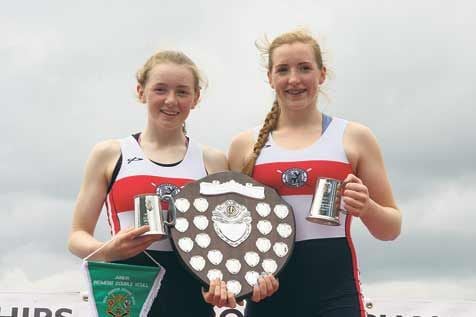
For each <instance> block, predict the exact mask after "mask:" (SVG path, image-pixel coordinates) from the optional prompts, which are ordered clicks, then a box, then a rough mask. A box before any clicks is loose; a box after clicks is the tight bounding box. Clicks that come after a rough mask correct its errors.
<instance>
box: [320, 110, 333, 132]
mask: <svg viewBox="0 0 476 317" xmlns="http://www.w3.org/2000/svg"><path fill="white" fill-rule="evenodd" d="M331 122H332V117H331V116H328V115H327V114H325V113H324V112H323V113H322V133H321V134H324V132H325V131H326V130H327V128H328V127H329V125H330V124H331Z"/></svg>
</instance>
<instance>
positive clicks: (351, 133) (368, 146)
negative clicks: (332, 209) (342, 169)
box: [343, 123, 402, 240]
mask: <svg viewBox="0 0 476 317" xmlns="http://www.w3.org/2000/svg"><path fill="white" fill-rule="evenodd" d="M344 147H345V150H346V153H347V155H348V157H349V159H350V161H351V163H352V166H353V168H354V174H355V175H349V176H348V177H347V178H346V180H345V182H346V183H347V184H346V187H345V191H344V196H343V197H344V198H343V199H344V203H345V205H346V208H347V210H348V211H349V212H350V213H351V214H352V215H354V216H357V217H360V219H361V220H362V222H363V223H364V224H365V226H366V227H367V228H368V230H369V231H370V233H371V234H372V235H373V236H374V237H375V238H377V239H379V240H394V239H396V238H397V237H398V235H399V234H400V229H401V222H402V219H401V212H400V210H399V209H398V207H397V205H396V202H395V199H394V197H393V193H392V188H391V186H390V183H389V181H388V176H387V172H386V170H385V166H384V162H383V157H382V154H381V151H380V147H379V146H378V143H377V140H376V138H375V136H374V135H373V134H372V132H371V131H370V130H369V129H368V128H367V127H364V126H362V125H360V124H357V123H349V126H348V127H347V129H346V132H345V135H344Z"/></svg>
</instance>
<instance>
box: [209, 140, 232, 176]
mask: <svg viewBox="0 0 476 317" xmlns="http://www.w3.org/2000/svg"><path fill="white" fill-rule="evenodd" d="M203 160H204V162H205V168H206V169H207V172H208V174H214V173H218V172H224V171H228V170H229V167H228V161H227V159H226V156H225V154H224V153H223V152H222V151H219V150H217V149H214V148H211V147H207V146H205V147H204V148H203Z"/></svg>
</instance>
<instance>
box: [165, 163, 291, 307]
mask: <svg viewBox="0 0 476 317" xmlns="http://www.w3.org/2000/svg"><path fill="white" fill-rule="evenodd" d="M175 207H176V212H177V218H176V222H175V226H173V227H171V228H170V236H171V239H172V243H173V244H174V246H175V248H176V250H177V253H178V254H179V256H180V258H181V259H182V261H183V263H184V265H185V266H186V267H187V268H188V269H189V270H190V271H191V272H192V273H193V274H194V275H195V276H196V277H197V278H198V279H200V281H201V282H202V283H203V284H205V285H209V284H210V281H211V280H213V279H216V278H220V279H221V280H223V281H225V282H226V285H227V288H228V290H229V291H231V292H232V293H234V294H235V296H236V298H237V299H238V300H241V299H243V298H245V297H247V296H249V295H250V294H251V293H252V291H253V286H254V285H255V284H256V283H257V280H258V278H259V277H260V275H261V274H263V273H268V274H273V275H277V274H278V273H279V272H280V271H281V270H282V269H283V267H284V266H285V264H286V263H287V261H288V259H289V257H290V255H291V253H292V250H293V246H294V237H295V222H294V215H293V211H292V208H291V206H290V205H289V204H288V203H286V202H285V201H284V200H283V199H282V198H281V197H280V196H279V195H278V194H277V192H276V191H275V190H274V189H272V188H271V187H268V186H265V185H262V184H260V183H258V182H257V181H255V180H254V179H252V178H251V177H249V176H246V175H244V174H241V173H237V172H222V173H217V174H213V175H209V176H207V177H205V178H202V179H200V180H198V181H195V182H192V183H190V184H188V185H186V186H185V187H184V188H183V189H182V190H181V191H180V192H179V193H178V194H177V195H176V196H175Z"/></svg>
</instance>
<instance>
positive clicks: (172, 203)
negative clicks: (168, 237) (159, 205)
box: [163, 194, 177, 226]
mask: <svg viewBox="0 0 476 317" xmlns="http://www.w3.org/2000/svg"><path fill="white" fill-rule="evenodd" d="M163 199H164V200H166V201H168V202H169V210H168V212H167V217H168V218H171V221H168V220H164V224H166V225H167V226H175V220H176V219H177V209H176V208H175V200H174V197H173V196H172V195H170V194H167V195H164V196H163Z"/></svg>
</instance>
